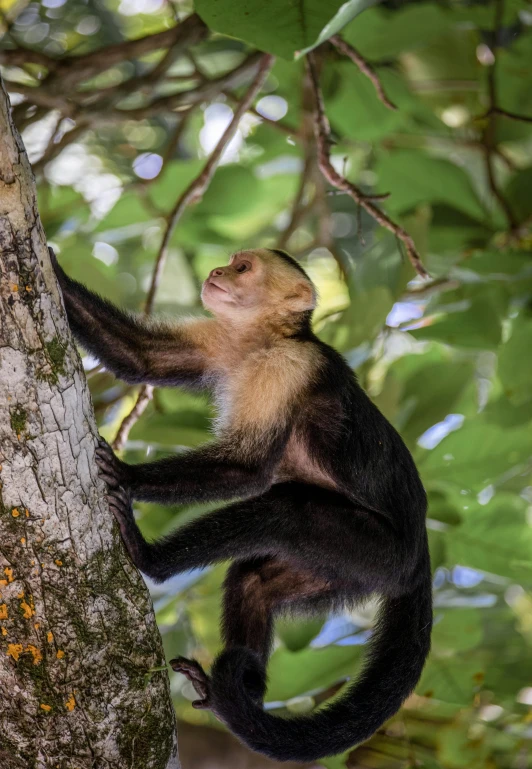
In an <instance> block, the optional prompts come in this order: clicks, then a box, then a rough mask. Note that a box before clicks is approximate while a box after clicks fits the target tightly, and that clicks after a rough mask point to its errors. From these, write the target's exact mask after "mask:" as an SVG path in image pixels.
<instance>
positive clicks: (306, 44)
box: [195, 0, 379, 59]
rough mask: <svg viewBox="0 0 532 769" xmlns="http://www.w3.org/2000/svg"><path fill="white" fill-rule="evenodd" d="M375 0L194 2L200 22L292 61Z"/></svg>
mask: <svg viewBox="0 0 532 769" xmlns="http://www.w3.org/2000/svg"><path fill="white" fill-rule="evenodd" d="M376 2H379V0H348V1H347V2H342V0H330V1H329V2H326V3H325V2H323V1H322V0H270V2H266V3H265V2H263V0H196V4H195V5H196V11H197V12H198V13H199V15H200V16H201V18H202V19H203V21H204V22H205V23H206V24H208V25H209V27H211V29H215V30H216V31H217V32H222V33H223V34H225V35H230V36H231V37H238V38H240V39H242V40H245V41H246V42H247V43H251V44H252V45H254V46H255V47H256V48H259V49H260V50H262V51H268V52H270V53H274V54H277V55H278V56H283V57H284V58H286V59H290V58H293V56H294V55H295V54H298V53H299V54H301V53H304V52H306V51H309V50H311V49H312V48H314V47H315V46H316V45H319V44H320V43H321V42H323V41H324V40H327V38H329V37H330V36H331V35H334V34H335V33H336V32H338V31H339V30H340V29H341V28H342V27H343V26H344V25H345V24H347V23H348V22H349V21H351V20H352V19H354V17H355V16H357V15H358V14H359V13H361V12H362V11H364V10H365V9H366V8H368V7H369V6H370V5H375V3H376Z"/></svg>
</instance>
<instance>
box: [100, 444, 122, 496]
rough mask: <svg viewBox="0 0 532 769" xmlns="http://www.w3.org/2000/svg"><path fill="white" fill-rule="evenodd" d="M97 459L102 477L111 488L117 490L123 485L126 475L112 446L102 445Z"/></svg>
mask: <svg viewBox="0 0 532 769" xmlns="http://www.w3.org/2000/svg"><path fill="white" fill-rule="evenodd" d="M95 459H96V464H97V465H98V468H99V470H100V476H101V477H102V479H103V480H104V481H105V483H106V484H107V485H108V486H109V487H110V488H112V489H115V488H117V487H119V486H120V485H123V481H124V477H123V476H124V473H123V471H122V468H121V467H120V460H119V459H117V458H116V457H115V455H114V454H113V450H112V449H111V447H110V446H108V445H107V444H105V445H103V444H102V443H100V445H99V446H98V448H97V449H96V457H95Z"/></svg>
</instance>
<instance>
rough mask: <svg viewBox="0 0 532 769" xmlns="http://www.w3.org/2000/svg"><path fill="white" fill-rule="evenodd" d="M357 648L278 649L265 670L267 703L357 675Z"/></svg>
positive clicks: (359, 653) (295, 695)
mask: <svg viewBox="0 0 532 769" xmlns="http://www.w3.org/2000/svg"><path fill="white" fill-rule="evenodd" d="M362 654H363V651H362V650H361V648H360V646H328V647H327V648H325V649H303V650H302V651H298V652H291V651H288V650H287V649H277V651H275V652H274V654H273V655H272V658H271V661H270V665H269V668H268V674H269V680H270V685H269V687H268V694H267V701H268V702H275V701H278V700H281V701H283V702H284V701H286V700H288V699H290V698H292V697H298V696H299V695H301V694H305V693H306V692H309V691H312V690H314V689H318V688H324V687H327V686H332V685H333V684H336V683H338V682H339V681H341V680H342V679H345V678H346V677H354V676H356V675H357V674H358V669H359V663H360V659H361V657H362Z"/></svg>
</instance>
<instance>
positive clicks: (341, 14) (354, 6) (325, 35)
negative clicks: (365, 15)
mask: <svg viewBox="0 0 532 769" xmlns="http://www.w3.org/2000/svg"><path fill="white" fill-rule="evenodd" d="M380 2H381V0H347V2H346V3H344V4H343V5H342V6H340V8H339V9H338V12H337V13H336V15H335V16H333V18H332V19H331V20H330V21H329V22H328V23H327V24H326V25H325V26H324V28H323V29H322V31H321V33H320V34H319V35H318V39H317V40H316V41H315V42H314V44H313V45H310V46H309V47H308V48H304V49H303V50H302V51H299V53H298V54H297V57H298V58H299V57H300V56H304V55H305V54H306V53H308V52H309V51H312V49H313V48H316V47H317V46H318V45H321V44H322V43H324V42H325V41H326V40H328V39H329V38H330V37H332V36H333V35H336V34H337V33H338V32H340V30H341V29H343V28H344V27H345V26H346V24H349V22H351V21H353V19H354V18H355V17H356V16H358V15H359V14H360V13H362V11H365V10H366V9H367V8H370V7H371V6H372V5H377V3H380Z"/></svg>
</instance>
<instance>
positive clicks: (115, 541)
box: [0, 81, 178, 769]
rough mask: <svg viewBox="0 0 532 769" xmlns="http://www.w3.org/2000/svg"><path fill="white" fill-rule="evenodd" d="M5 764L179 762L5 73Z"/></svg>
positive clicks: (0, 517)
mask: <svg viewBox="0 0 532 769" xmlns="http://www.w3.org/2000/svg"><path fill="white" fill-rule="evenodd" d="M0 256H1V262H0V267H1V284H0V464H1V469H0V482H1V486H0V766H1V767H2V769H45V768H46V769H52V767H53V768H54V769H88V768H89V767H90V768H91V769H97V768H99V767H102V768H103V767H105V769H115V768H116V769H121V768H122V767H124V768H125V767H127V769H170V768H172V769H176V768H177V767H178V759H177V742H176V731H175V717H174V711H173V707H172V703H171V700H170V692H169V683H168V674H167V672H166V670H162V671H161V670H154V668H157V667H159V666H161V665H163V664H164V658H163V652H162V646H161V641H160V637H159V633H158V631H157V627H156V625H155V619H154V615H153V610H152V606H151V602H150V598H149V595H148V592H147V590H146V587H145V585H144V583H143V581H142V579H141V577H140V576H139V574H138V572H137V571H136V569H135V568H134V567H133V566H132V565H131V563H130V562H129V560H128V558H127V557H126V555H125V553H124V551H123V548H122V545H121V542H120V540H119V536H118V532H117V529H116V526H115V525H114V523H113V520H112V516H111V515H110V513H109V510H108V507H107V503H106V501H105V496H104V494H105V490H104V485H103V483H102V481H101V480H100V479H99V478H98V472H97V468H96V464H95V462H94V450H95V447H96V435H97V429H96V424H95V421H94V415H93V410H92V405H91V401H90V396H89V392H88V389H87V384H86V381H85V376H84V374H83V370H82V367H81V362H80V359H79V356H78V354H77V351H76V348H75V346H74V344H73V342H72V338H71V336H70V332H69V328H68V324H67V321H66V317H65V313H64V310H63V305H62V302H61V300H60V295H59V291H58V288H57V285H56V281H55V277H54V275H53V271H52V268H51V265H50V262H49V259H48V253H47V250H46V240H45V235H44V232H43V230H42V226H41V223H40V220H39V216H38V212H37V207H36V200H35V188H34V182H33V176H32V173H31V169H30V166H29V164H28V160H27V156H26V153H25V151H24V147H23V144H22V141H21V138H20V136H19V134H18V132H17V131H16V129H15V128H14V126H13V124H12V121H11V117H10V113H9V102H8V98H7V94H6V93H5V90H4V88H3V84H2V83H1V81H0Z"/></svg>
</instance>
